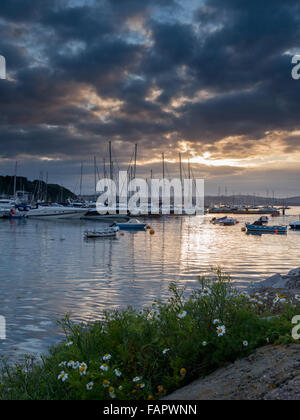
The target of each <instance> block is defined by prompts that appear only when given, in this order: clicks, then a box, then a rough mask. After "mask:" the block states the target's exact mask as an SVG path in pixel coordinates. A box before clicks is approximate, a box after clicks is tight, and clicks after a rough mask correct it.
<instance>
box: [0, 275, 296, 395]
mask: <svg viewBox="0 0 300 420" xmlns="http://www.w3.org/2000/svg"><path fill="white" fill-rule="evenodd" d="M199 282H200V288H199V290H196V291H194V293H193V294H192V295H191V296H190V297H188V298H185V293H184V290H180V289H178V288H177V287H176V285H175V284H174V283H172V284H170V292H171V298H170V299H169V301H168V302H167V303H162V302H154V303H153V305H152V307H151V308H147V309H144V310H141V311H138V310H134V309H132V308H128V309H127V310H123V311H115V312H113V313H105V314H104V318H103V320H102V321H101V322H95V323H92V324H89V325H74V324H73V323H72V322H71V321H70V318H69V317H68V316H67V317H66V318H65V319H64V320H63V321H61V323H60V324H61V326H62V328H63V330H64V331H65V335H66V339H67V341H66V342H65V343H62V344H60V345H58V346H56V347H54V348H52V349H51V350H50V354H49V356H47V357H44V358H43V359H42V360H41V362H37V361H34V360H33V359H31V358H27V359H26V360H25V363H24V364H22V365H14V366H8V365H6V364H4V363H3V365H2V372H1V382H0V399H29V400H30V399H34V400H37V399H43V400H45V399H56V400H77V399H83V400H84V399H86V400H87V399H88V400H107V399H113V398H117V399H123V400H129V399H136V400H140V399H152V398H154V399H158V398H161V397H162V396H164V395H166V394H168V393H170V392H172V391H174V390H176V389H178V388H179V387H181V386H184V385H185V384H187V383H189V382H190V381H192V380H193V379H195V378H199V377H204V376H206V375H207V374H209V373H211V372H212V371H214V370H215V369H217V368H219V367H221V366H223V365H224V364H226V363H228V362H233V361H235V360H237V359H239V358H242V357H245V356H247V355H249V354H251V353H252V352H253V351H254V350H255V349H256V348H258V347H261V346H263V345H266V344H267V343H270V344H271V343H274V344H280V343H288V342H292V341H293V340H292V337H291V329H292V327H291V319H292V318H293V316H294V315H296V314H299V310H300V307H298V308H296V307H294V306H291V305H288V304H282V306H281V311H280V315H278V316H275V317H274V316H269V313H268V312H265V313H262V309H261V307H260V308H259V309H258V308H257V305H255V304H253V303H249V297H247V296H241V295H239V294H237V293H236V292H235V291H234V290H233V289H232V288H231V285H230V279H229V278H228V277H227V276H224V275H223V274H222V273H221V272H220V271H218V272H217V274H216V277H215V278H213V279H211V280H207V279H205V278H200V279H199ZM101 367H102V369H107V370H102V369H101ZM60 375H61V377H60Z"/></svg>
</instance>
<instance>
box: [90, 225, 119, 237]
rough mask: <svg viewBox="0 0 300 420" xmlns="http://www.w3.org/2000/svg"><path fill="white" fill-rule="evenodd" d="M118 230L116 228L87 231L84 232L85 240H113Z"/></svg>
mask: <svg viewBox="0 0 300 420" xmlns="http://www.w3.org/2000/svg"><path fill="white" fill-rule="evenodd" d="M119 231H120V229H119V228H118V227H115V226H114V227H110V228H106V229H102V230H87V231H86V232H84V237H85V239H98V238H115V237H116V236H117V234H118V232H119Z"/></svg>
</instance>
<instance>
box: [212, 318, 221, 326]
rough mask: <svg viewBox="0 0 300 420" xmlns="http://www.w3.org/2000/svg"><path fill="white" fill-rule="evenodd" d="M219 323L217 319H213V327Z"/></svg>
mask: <svg viewBox="0 0 300 420" xmlns="http://www.w3.org/2000/svg"><path fill="white" fill-rule="evenodd" d="M220 323H221V321H220V320H219V319H215V320H214V321H213V324H214V325H217V324H220Z"/></svg>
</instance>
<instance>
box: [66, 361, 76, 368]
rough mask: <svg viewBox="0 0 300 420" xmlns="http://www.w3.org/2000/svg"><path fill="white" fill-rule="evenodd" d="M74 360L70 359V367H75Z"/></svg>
mask: <svg viewBox="0 0 300 420" xmlns="http://www.w3.org/2000/svg"><path fill="white" fill-rule="evenodd" d="M74 363H75V362H74V360H70V361H69V362H68V364H67V366H68V368H74Z"/></svg>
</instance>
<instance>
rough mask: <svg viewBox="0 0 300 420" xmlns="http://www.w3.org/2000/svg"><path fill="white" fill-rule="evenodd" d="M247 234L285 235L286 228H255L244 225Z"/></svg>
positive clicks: (255, 226)
mask: <svg viewBox="0 0 300 420" xmlns="http://www.w3.org/2000/svg"><path fill="white" fill-rule="evenodd" d="M246 228H247V232H249V233H286V232H287V226H257V225H250V224H246Z"/></svg>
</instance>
